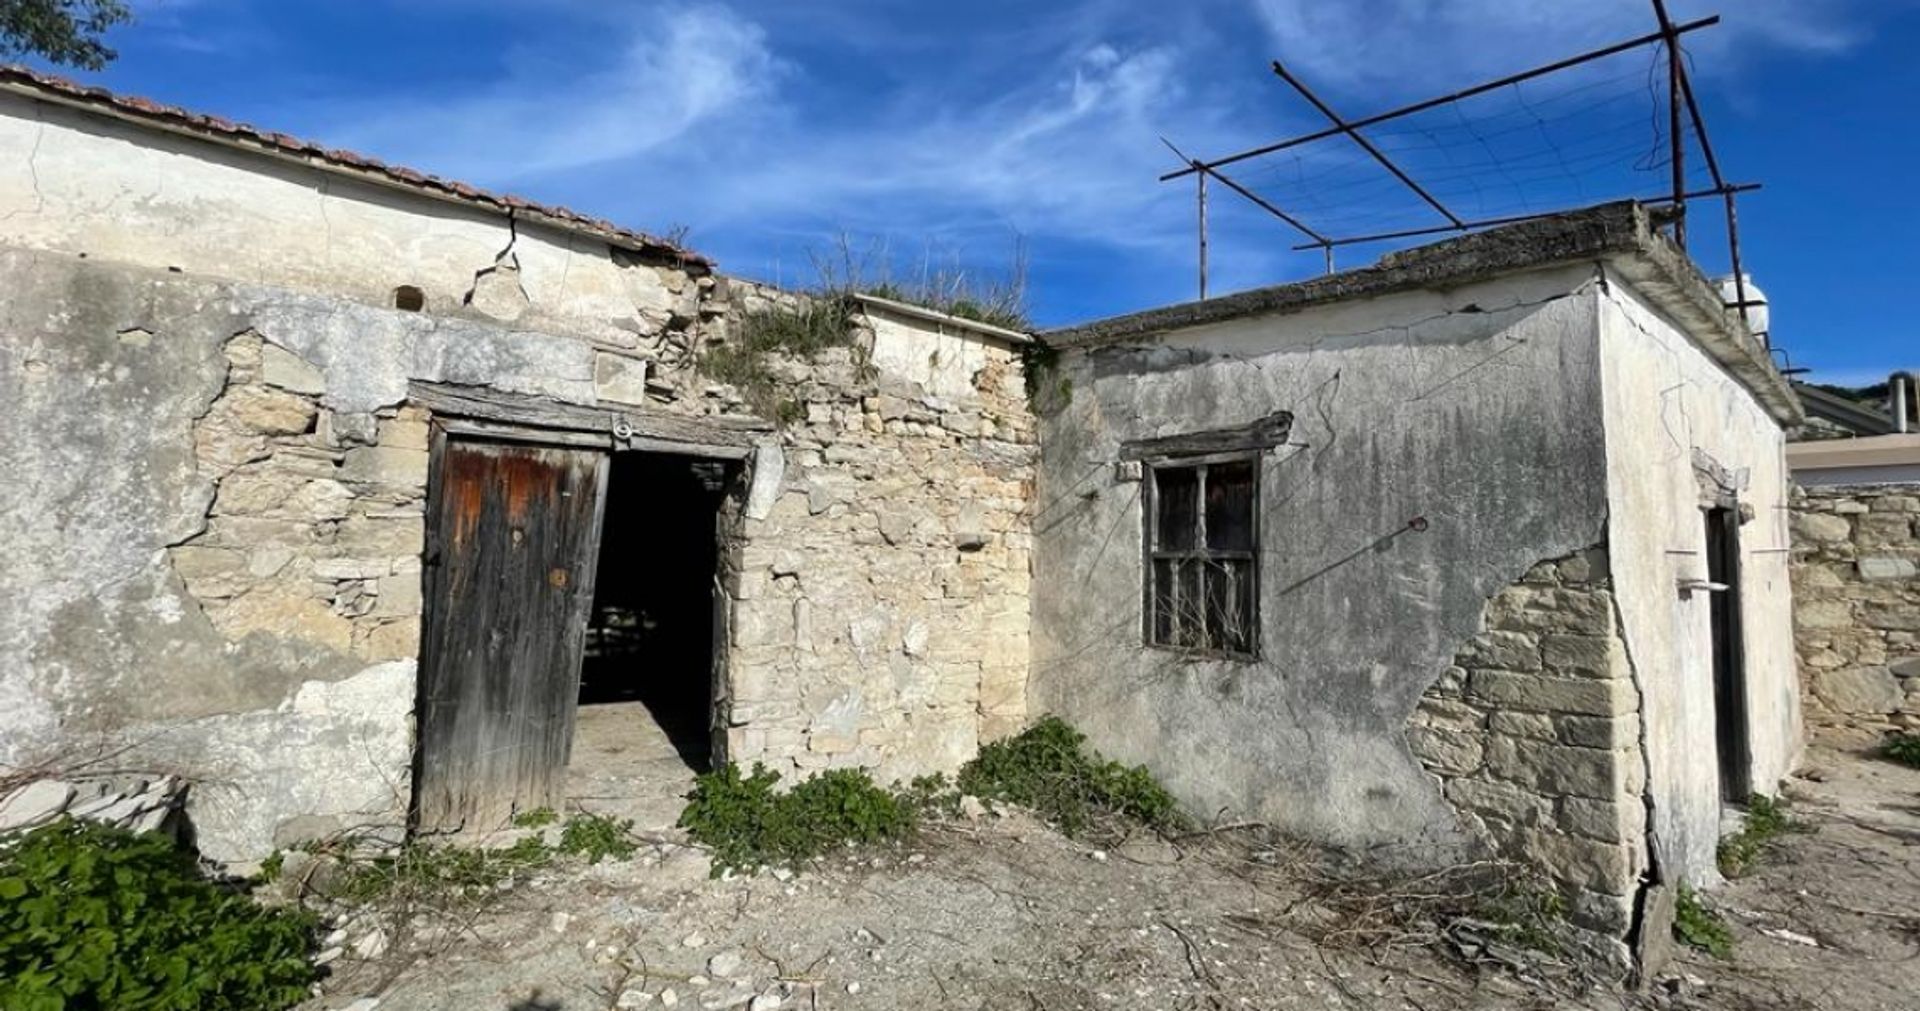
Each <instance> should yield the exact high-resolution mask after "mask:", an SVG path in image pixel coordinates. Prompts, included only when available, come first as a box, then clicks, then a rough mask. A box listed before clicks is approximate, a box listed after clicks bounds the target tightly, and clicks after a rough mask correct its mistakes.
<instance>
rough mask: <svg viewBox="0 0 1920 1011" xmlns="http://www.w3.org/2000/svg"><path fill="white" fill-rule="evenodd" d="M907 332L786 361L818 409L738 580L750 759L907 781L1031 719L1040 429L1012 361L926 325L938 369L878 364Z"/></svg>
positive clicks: (735, 670)
mask: <svg viewBox="0 0 1920 1011" xmlns="http://www.w3.org/2000/svg"><path fill="white" fill-rule="evenodd" d="M899 325H900V324H899V322H898V321H894V320H891V319H878V318H873V317H871V316H870V317H867V318H865V319H864V320H863V322H862V324H861V325H860V326H858V327H857V328H856V332H855V334H854V341H853V346H852V347H850V348H842V349H833V350H830V351H827V352H825V353H823V354H821V355H820V356H818V357H817V358H816V359H814V360H813V361H811V362H786V363H784V364H783V365H782V366H781V368H782V369H783V371H784V375H783V379H784V380H785V382H784V383H783V394H784V395H785V396H787V397H789V398H791V399H793V400H795V401H797V402H798V403H799V404H800V405H802V406H803V409H804V415H803V416H802V417H800V418H799V419H798V420H795V421H794V422H792V423H791V424H789V425H788V426H787V427H786V429H785V431H784V432H783V437H782V440H781V441H782V450H783V453H784V455H785V464H786V468H785V473H784V476H783V479H782V481H781V483H780V494H779V496H778V497H777V498H775V499H774V500H773V501H772V502H771V503H770V505H769V506H768V508H767V509H766V510H765V512H764V515H762V516H758V517H756V516H752V515H750V516H749V517H748V519H747V522H746V523H745V526H744V531H743V534H744V539H745V544H744V548H743V551H742V553H741V555H740V570H739V571H738V572H737V573H736V574H735V575H734V577H733V584H732V586H730V589H731V590H732V592H733V594H734V596H735V598H736V600H735V609H734V627H733V646H732V652H731V654H730V658H729V660H730V667H731V670H732V699H731V712H730V713H729V723H730V727H731V729H730V731H729V749H728V750H729V755H730V757H733V758H735V759H748V760H766V761H769V762H770V763H772V764H774V765H775V766H776V767H784V768H787V769H789V770H792V771H800V772H802V773H804V772H805V771H807V770H812V769H817V768H826V767H839V766H849V765H860V766H867V767H873V768H875V769H876V770H877V771H878V773H879V774H880V775H881V776H882V777H883V778H896V777H905V776H911V775H917V774H920V773H924V772H931V771H937V770H951V769H952V768H953V767H954V766H956V765H957V764H958V763H960V762H962V761H964V760H965V759H966V758H968V757H970V756H971V755H972V754H973V752H974V750H975V749H976V747H977V746H978V744H979V742H980V741H982V740H990V739H992V738H995V737H998V736H1002V735H1005V734H1007V733H1010V732H1012V731H1015V730H1017V729H1019V727H1020V726H1021V725H1022V724H1023V723H1024V721H1025V719H1026V674H1027V629H1028V583H1029V568H1030V562H1029V559H1030V556H1031V551H1032V537H1031V534H1030V532H1029V531H1028V526H1027V523H1028V519H1027V517H1028V509H1029V501H1030V499H1031V496H1032V493H1033V464H1034V457H1035V452H1036V450H1035V442H1036V433H1035V427H1034V423H1033V419H1032V417H1031V415H1030V414H1029V412H1028V410H1027V406H1026V402H1025V394H1024V386H1023V380H1022V378H1021V374H1020V370H1019V365H1018V361H1017V357H1016V355H1015V353H1014V352H1013V351H1012V350H1011V349H1009V348H1006V347H1001V346H998V345H995V344H991V343H988V342H983V341H980V340H977V339H965V340H962V339H959V338H957V337H955V336H953V335H951V334H947V335H941V334H935V333H932V332H928V331H927V330H925V329H922V330H921V331H920V332H919V333H918V334H917V335H916V336H915V337H914V338H913V339H912V343H911V349H912V350H913V352H914V353H915V354H917V355H918V356H919V359H920V361H922V362H926V363H928V364H927V368H928V371H926V372H923V373H921V374H918V375H914V376H912V378H909V377H908V374H907V370H906V369H905V368H903V367H902V365H903V363H902V362H900V361H893V362H886V363H883V367H878V368H876V367H874V365H873V359H874V358H875V357H876V351H878V352H880V354H881V355H885V354H887V353H888V352H889V351H899V350H900V345H899V344H898V342H897V341H896V340H895V339H896V338H898V337H899V334H898V333H897V332H896V331H897V329H898V328H899ZM890 341H892V342H893V343H889V342H890ZM942 356H944V364H943V363H942V362H941V361H939V359H941V358H942Z"/></svg>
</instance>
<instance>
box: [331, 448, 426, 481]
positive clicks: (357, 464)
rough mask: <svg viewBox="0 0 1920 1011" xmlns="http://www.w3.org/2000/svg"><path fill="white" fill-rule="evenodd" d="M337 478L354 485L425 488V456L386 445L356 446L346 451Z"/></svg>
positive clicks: (421, 453)
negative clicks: (339, 477)
mask: <svg viewBox="0 0 1920 1011" xmlns="http://www.w3.org/2000/svg"><path fill="white" fill-rule="evenodd" d="M340 476H341V478H342V479H344V480H347V481H351V482H354V483H357V484H374V485H385V486H388V487H391V488H404V489H408V490H418V489H422V488H425V487H426V486H427V454H426V451H425V450H419V449H399V448H395V447H389V446H360V447H356V448H353V449H349V450H347V455H346V458H345V460H343V461H342V463H341V466H340Z"/></svg>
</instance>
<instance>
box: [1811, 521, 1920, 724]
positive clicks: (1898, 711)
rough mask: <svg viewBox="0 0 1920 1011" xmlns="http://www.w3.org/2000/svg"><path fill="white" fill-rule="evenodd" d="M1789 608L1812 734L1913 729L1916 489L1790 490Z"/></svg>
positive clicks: (1918, 703)
mask: <svg viewBox="0 0 1920 1011" xmlns="http://www.w3.org/2000/svg"><path fill="white" fill-rule="evenodd" d="M1793 604H1794V621H1793V624H1794V646H1795V648H1796V650H1797V652H1798V654H1799V659H1800V677H1801V679H1802V682H1803V684H1804V687H1805V689H1806V691H1805V693H1804V702H1803V705H1804V708H1805V712H1806V719H1807V723H1808V725H1809V726H1810V727H1811V728H1812V729H1813V731H1814V733H1815V735H1816V736H1819V737H1821V738H1824V739H1826V740H1828V741H1831V742H1834V743H1841V744H1864V743H1868V742H1870V741H1872V740H1875V739H1877V738H1879V737H1880V736H1882V735H1883V734H1886V733H1888V732H1889V731H1895V730H1916V729H1920V487H1915V486H1913V485H1872V486H1855V487H1820V488H1804V489H1795V491H1794V497H1793Z"/></svg>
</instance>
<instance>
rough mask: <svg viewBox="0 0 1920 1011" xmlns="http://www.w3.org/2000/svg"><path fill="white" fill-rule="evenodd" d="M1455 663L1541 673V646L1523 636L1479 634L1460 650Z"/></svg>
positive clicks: (1509, 633) (1499, 633)
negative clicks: (1538, 671) (1539, 671)
mask: <svg viewBox="0 0 1920 1011" xmlns="http://www.w3.org/2000/svg"><path fill="white" fill-rule="evenodd" d="M1455 662H1456V663H1458V664H1460V665H1461V666H1463V667H1469V668H1491V669H1494V670H1508V671H1536V670H1539V669H1540V644H1539V641H1538V640H1536V639H1535V638H1534V637H1533V636H1531V635H1528V634H1526V633H1524V632H1503V631H1491V632H1482V633H1481V634H1479V635H1477V636H1474V637H1473V638H1472V639H1471V640H1469V641H1468V642H1467V644H1466V645H1465V646H1463V647H1461V649H1460V652H1459V654H1458V655H1457V656H1456V657H1455Z"/></svg>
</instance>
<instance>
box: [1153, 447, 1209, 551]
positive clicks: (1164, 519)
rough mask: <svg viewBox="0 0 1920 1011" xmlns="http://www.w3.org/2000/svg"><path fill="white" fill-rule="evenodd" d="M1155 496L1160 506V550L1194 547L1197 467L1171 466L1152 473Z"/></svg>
mask: <svg viewBox="0 0 1920 1011" xmlns="http://www.w3.org/2000/svg"><path fill="white" fill-rule="evenodd" d="M1154 494H1155V497H1156V501H1157V502H1158V503H1159V506H1160V509H1159V512H1160V516H1159V522H1158V523H1157V524H1156V525H1155V526H1154V531H1155V533H1156V534H1157V535H1158V538H1157V540H1156V541H1155V542H1154V543H1155V545H1156V546H1157V547H1158V548H1159V549H1160V550H1161V551H1186V550H1189V549H1190V548H1192V547H1193V546H1194V529H1195V527H1196V526H1197V522H1196V517H1195V506H1196V505H1197V504H1198V499H1199V495H1200V470H1199V468H1197V467H1170V468H1166V469H1163V470H1158V471H1155V472H1154Z"/></svg>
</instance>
